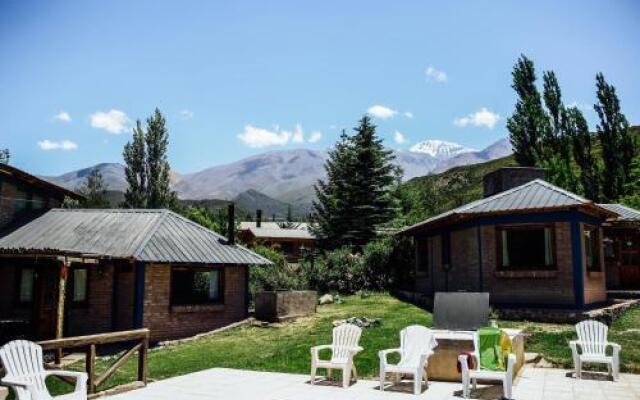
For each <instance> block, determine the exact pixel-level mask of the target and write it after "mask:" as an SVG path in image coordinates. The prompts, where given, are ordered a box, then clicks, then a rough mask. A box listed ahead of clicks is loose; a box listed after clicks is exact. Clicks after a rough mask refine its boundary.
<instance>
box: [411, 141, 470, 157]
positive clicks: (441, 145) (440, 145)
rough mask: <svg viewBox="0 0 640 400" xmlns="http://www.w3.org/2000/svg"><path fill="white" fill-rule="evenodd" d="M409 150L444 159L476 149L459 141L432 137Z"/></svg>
mask: <svg viewBox="0 0 640 400" xmlns="http://www.w3.org/2000/svg"><path fill="white" fill-rule="evenodd" d="M409 151H410V152H412V153H421V154H428V155H430V156H431V157H433V158H436V159H438V160H442V159H445V158H451V157H454V156H457V155H458V154H462V153H468V152H470V151H475V150H474V149H470V148H468V147H465V146H463V145H461V144H458V143H452V142H447V141H444V140H435V139H430V140H425V141H422V142H420V143H416V144H414V145H413V146H411V148H410V149H409Z"/></svg>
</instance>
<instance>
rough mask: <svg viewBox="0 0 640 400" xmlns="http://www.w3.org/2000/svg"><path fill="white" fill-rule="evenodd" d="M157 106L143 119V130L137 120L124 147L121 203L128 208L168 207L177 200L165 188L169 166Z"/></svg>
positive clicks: (166, 135)
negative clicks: (145, 120) (123, 176)
mask: <svg viewBox="0 0 640 400" xmlns="http://www.w3.org/2000/svg"><path fill="white" fill-rule="evenodd" d="M165 123H166V121H165V119H164V117H163V116H162V114H161V113H160V110H159V109H157V108H156V109H155V111H154V113H153V115H152V116H151V117H149V118H147V129H146V131H144V130H143V129H142V123H141V122H140V120H138V121H136V126H135V128H134V129H133V140H132V141H131V142H128V143H127V144H126V145H125V146H124V151H123V158H124V161H125V164H126V166H125V176H126V179H127V183H128V184H129V187H128V188H127V192H126V193H125V206H126V207H130V208H170V207H175V206H176V203H177V199H176V195H175V193H174V192H172V191H171V189H170V187H169V173H170V171H171V168H170V167H169V162H168V161H167V147H168V145H169V134H168V132H167V129H166V127H165Z"/></svg>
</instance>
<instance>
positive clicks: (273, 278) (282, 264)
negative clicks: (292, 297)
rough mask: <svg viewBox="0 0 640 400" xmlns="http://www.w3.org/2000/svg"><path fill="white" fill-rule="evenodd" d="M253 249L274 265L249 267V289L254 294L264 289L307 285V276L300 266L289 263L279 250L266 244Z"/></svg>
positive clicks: (283, 288)
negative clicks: (300, 269)
mask: <svg viewBox="0 0 640 400" xmlns="http://www.w3.org/2000/svg"><path fill="white" fill-rule="evenodd" d="M251 250H253V251H255V252H256V253H258V254H260V255H261V256H263V257H265V258H267V259H268V260H270V261H271V262H273V265H261V266H255V267H251V268H250V269H249V291H250V292H251V293H252V294H253V295H255V293H256V292H259V291H262V290H299V289H305V288H306V287H307V281H306V278H305V277H304V275H303V274H301V273H300V271H299V269H298V266H297V265H295V264H288V263H287V262H286V260H285V258H284V255H283V254H282V253H280V252H279V251H276V250H274V249H272V248H270V247H264V246H255V247H254V248H252V249H251Z"/></svg>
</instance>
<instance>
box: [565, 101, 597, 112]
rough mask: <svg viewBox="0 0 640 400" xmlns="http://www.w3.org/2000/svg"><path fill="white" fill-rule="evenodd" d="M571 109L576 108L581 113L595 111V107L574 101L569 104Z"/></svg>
mask: <svg viewBox="0 0 640 400" xmlns="http://www.w3.org/2000/svg"><path fill="white" fill-rule="evenodd" d="M569 107H575V108H577V109H579V110H581V111H593V106H591V105H589V104H587V103H581V102H579V101H573V102H571V103H569V104H567V108H569Z"/></svg>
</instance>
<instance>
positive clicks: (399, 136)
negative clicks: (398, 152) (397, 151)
mask: <svg viewBox="0 0 640 400" xmlns="http://www.w3.org/2000/svg"><path fill="white" fill-rule="evenodd" d="M393 140H394V141H395V142H396V143H398V144H402V143H404V142H406V141H407V138H406V137H405V136H404V133H402V132H400V131H395V132H394V133H393Z"/></svg>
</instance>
